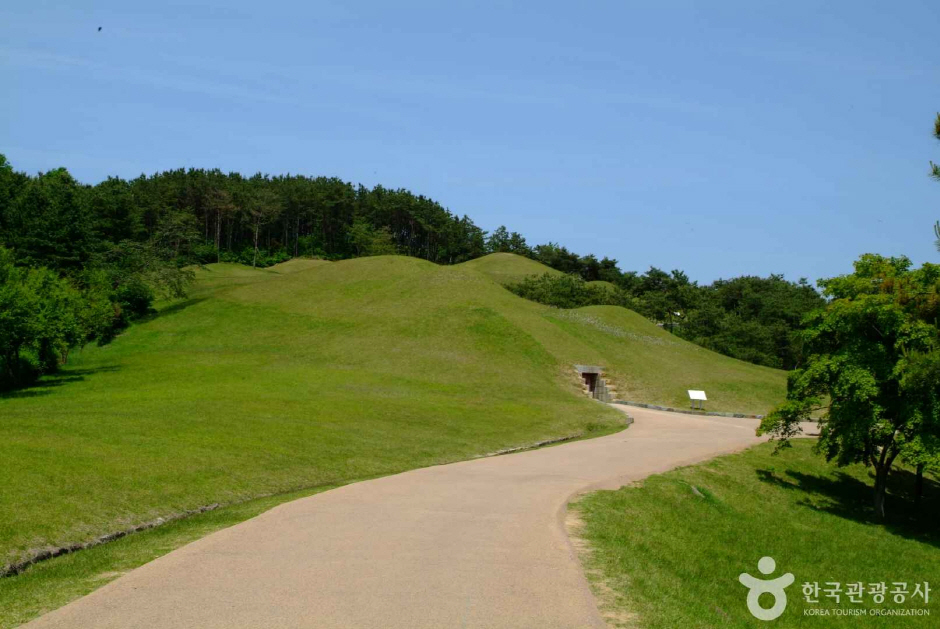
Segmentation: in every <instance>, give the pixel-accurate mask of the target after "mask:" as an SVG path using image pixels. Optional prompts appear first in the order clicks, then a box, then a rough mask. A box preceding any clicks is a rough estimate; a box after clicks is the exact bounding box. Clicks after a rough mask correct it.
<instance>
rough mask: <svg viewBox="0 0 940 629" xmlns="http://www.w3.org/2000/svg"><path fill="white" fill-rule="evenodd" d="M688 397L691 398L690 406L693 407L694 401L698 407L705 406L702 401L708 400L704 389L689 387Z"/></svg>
mask: <svg viewBox="0 0 940 629" xmlns="http://www.w3.org/2000/svg"><path fill="white" fill-rule="evenodd" d="M689 399H690V400H692V408H695V403H696V402H698V408H699V409H703V408H705V407H704V406H703V405H702V403H703V402H707V401H708V398H707V397H705V392H704V391H695V390H693V389H689Z"/></svg>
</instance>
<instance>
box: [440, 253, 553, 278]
mask: <svg viewBox="0 0 940 629" xmlns="http://www.w3.org/2000/svg"><path fill="white" fill-rule="evenodd" d="M458 266H460V267H463V268H466V269H473V270H474V271H479V272H480V273H483V274H484V275H486V276H487V277H489V278H490V279H491V280H493V281H494V282H497V283H499V284H503V285H506V284H514V283H516V282H520V281H522V280H524V279H525V278H527V277H531V276H533V275H544V274H545V273H549V274H551V275H562V272H561V271H556V270H555V269H553V268H551V267H550V266H545V265H544V264H542V263H541V262H536V261H535V260H530V259H529V258H525V257H523V256H520V255H516V254H514V253H491V254H490V255H488V256H483V257H482V258H476V259H474V260H470V261H469V262H464V263H463V264H460V265H458Z"/></svg>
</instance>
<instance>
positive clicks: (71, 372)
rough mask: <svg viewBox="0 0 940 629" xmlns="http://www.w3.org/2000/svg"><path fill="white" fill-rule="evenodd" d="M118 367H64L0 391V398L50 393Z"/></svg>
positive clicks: (115, 369) (36, 395)
mask: <svg viewBox="0 0 940 629" xmlns="http://www.w3.org/2000/svg"><path fill="white" fill-rule="evenodd" d="M119 369H120V367H118V366H117V365H101V366H100V367H95V368H93V369H69V368H65V369H63V370H62V371H59V372H58V373H54V374H49V375H47V376H43V377H42V378H41V379H40V380H39V381H37V382H36V383H35V384H31V385H28V386H25V387H22V388H19V389H13V390H11V391H0V400H4V399H12V398H31V397H39V396H42V395H50V394H51V393H53V392H54V391H55V390H56V389H57V388H58V387H62V386H65V385H67V384H72V383H75V382H82V381H84V380H85V378H86V377H88V376H91V375H94V374H96V373H109V372H112V371H117V370H119Z"/></svg>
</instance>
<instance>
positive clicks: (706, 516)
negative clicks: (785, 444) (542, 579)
mask: <svg viewBox="0 0 940 629" xmlns="http://www.w3.org/2000/svg"><path fill="white" fill-rule="evenodd" d="M812 445H813V442H812V441H811V440H808V439H800V440H797V441H795V442H794V447H793V448H792V449H790V450H785V451H784V452H782V453H781V454H780V455H779V456H774V455H773V454H772V451H773V446H772V445H770V444H764V445H761V446H758V447H756V448H752V449H750V450H748V451H745V452H743V453H741V454H735V455H731V456H727V457H722V458H719V459H715V460H713V461H710V462H708V463H704V464H702V465H696V466H693V467H687V468H683V469H679V470H674V471H672V472H669V473H666V474H662V475H658V476H652V477H650V478H648V479H646V480H645V481H644V482H643V483H642V484H640V485H637V486H632V487H624V488H622V489H619V490H617V491H602V492H597V493H594V494H590V495H588V496H586V497H585V498H583V499H582V500H581V501H580V502H579V503H577V504H575V505H573V506H572V508H573V509H574V510H575V511H576V512H577V513H578V514H579V516H580V519H581V520H582V521H583V527H582V528H581V531H580V533H579V535H580V536H581V537H583V538H584V539H585V540H586V541H587V542H588V548H589V549H590V550H588V551H587V552H585V553H584V557H583V560H584V562H585V565H586V567H587V568H588V574H589V576H590V577H591V579H592V580H593V581H594V582H595V583H597V584H598V588H597V591H598V592H599V594H600V598H601V601H602V603H603V604H602V606H601V607H602V610H604V611H605V612H606V614H607V615H608V616H609V617H610V618H611V619H612V625H613V626H629V627H645V628H646V629H657V628H662V629H672V628H673V627H690V628H698V627H701V628H705V627H754V626H757V625H758V624H759V621H757V620H755V619H754V618H753V617H752V616H751V615H750V613H749V612H748V610H747V607H746V604H745V599H746V596H747V590H746V589H745V588H744V586H742V585H741V584H740V583H739V582H738V575H739V574H741V573H742V572H747V573H749V574H751V575H754V576H756V577H758V578H775V577H779V576H780V575H782V574H783V573H786V572H790V573H792V574H793V575H794V577H795V581H794V584H793V585H791V586H790V587H789V588H787V590H786V592H787V600H788V604H787V608H786V610H785V611H784V613H783V615H782V616H780V618H778V619H776V620H775V621H774V624H773V626H775V627H778V626H779V627H858V626H861V627H882V626H895V624H896V625H897V626H903V627H935V626H937V620H936V618H935V616H936V614H937V613H938V610H937V603H936V602H935V598H936V597H935V595H934V592H930V595H929V598H930V601H929V603H928V604H926V605H925V604H924V600H923V598H921V597H917V598H913V597H911V596H910V594H911V593H913V591H914V584H915V583H921V584H923V583H924V582H925V581H927V582H929V583H930V584H931V588H935V587H936V583H937V582H940V562H938V561H937V559H938V556H940V553H938V546H940V535H938V532H937V528H936V522H937V518H938V516H940V484H938V483H936V482H932V481H929V480H928V481H927V483H926V484H927V491H926V493H925V496H924V502H923V505H922V507H921V508H920V509H916V508H915V507H914V502H913V498H912V496H911V492H912V490H913V474H912V473H910V472H908V471H900V472H898V473H897V474H895V475H894V476H893V477H892V479H891V487H890V489H889V491H891V495H890V496H889V519H888V521H887V522H885V523H881V522H876V521H874V520H873V519H872V512H871V509H870V508H869V505H870V502H871V485H872V482H873V481H872V480H871V478H870V474H869V472H868V470H867V469H865V468H864V467H862V466H860V465H858V466H853V467H849V468H844V469H838V468H836V467H835V466H833V465H830V464H827V463H826V462H825V460H824V459H822V457H819V456H818V455H816V454H814V453H813V452H812ZM763 556H771V557H773V558H774V559H775V561H776V564H777V568H776V571H775V572H773V573H772V574H771V575H770V576H769V577H764V576H763V575H762V574H761V573H760V572H759V571H758V569H757V562H758V561H759V560H760V558H761V557H763ZM703 577H707V578H703ZM807 582H808V583H819V587H820V588H821V591H820V592H819V595H818V596H816V597H814V598H815V600H817V601H818V603H811V602H807V601H805V600H804V597H803V591H802V586H803V583H807ZM826 582H836V583H840V584H841V589H842V593H841V598H840V600H839V601H836V600H835V599H834V598H831V597H830V598H827V597H826V594H825V592H823V591H822V589H824V588H827V587H831V586H827V585H826ZM856 582H862V583H863V584H864V587H865V588H866V592H865V594H864V596H863V597H862V602H860V603H854V602H852V601H850V600H848V599H847V598H846V589H847V586H846V584H848V583H856ZM881 582H886V583H887V588H888V591H889V594H888V596H887V597H886V599H885V600H884V601H883V602H882V603H881V604H878V603H877V601H875V600H873V599H872V596H871V594H869V593H868V592H867V589H868V587H869V584H870V583H881ZM893 582H902V583H907V584H908V589H909V592H908V596H907V600H906V602H905V603H904V604H899V603H896V602H895V601H894V600H893V595H891V594H890V592H891V590H892V589H893V588H894V585H893ZM765 598H766V600H765ZM772 603H773V601H772V599H771V597H770V595H766V596H765V597H762V598H761V604H762V605H763V606H764V607H770V606H771V605H772ZM908 607H910V608H917V607H921V608H923V607H927V608H928V609H930V612H931V615H930V616H923V617H905V618H884V617H874V616H872V615H871V613H872V610H873V609H875V608H878V609H888V610H891V609H904V608H908ZM833 608H835V609H839V610H842V612H843V613H845V612H849V613H851V611H852V610H862V611H864V612H865V613H866V615H864V616H857V615H837V612H832V611H830V613H829V615H825V616H823V615H814V616H810V615H809V614H813V612H814V610H815V611H816V612H818V611H819V610H821V609H822V610H826V609H830V610H832V609H833ZM804 612H806V615H804ZM617 621H620V624H618V622H617Z"/></svg>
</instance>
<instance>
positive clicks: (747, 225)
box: [0, 0, 940, 282]
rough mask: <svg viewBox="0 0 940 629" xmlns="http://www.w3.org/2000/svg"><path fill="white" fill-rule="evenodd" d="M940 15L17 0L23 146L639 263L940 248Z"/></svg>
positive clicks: (826, 266) (9, 118)
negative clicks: (421, 204) (371, 193)
mask: <svg viewBox="0 0 940 629" xmlns="http://www.w3.org/2000/svg"><path fill="white" fill-rule="evenodd" d="M79 5H82V6H79ZM938 25H940V5H938V4H937V3H936V2H905V3H886V2H827V3H822V2H792V1H791V2H779V3H776V2H775V3H769V2H753V1H747V2H733V3H730V2H729V3H719V2H708V3H705V2H655V3H654V2H644V3H639V2H635V3H634V2H623V1H621V2H604V3H600V2H586V3H572V2H564V3H554V2H547V1H540V2H529V3H522V2H515V3H484V2H450V1H448V2H404V1H402V2H394V3H391V2H355V1H347V2H336V3H325V2H290V3H280V2H275V1H268V2H241V1H240V0H227V1H224V2H223V1H218V2H210V3H205V2H147V3H136V2H129V1H126V0H123V1H120V2H83V3H74V2H70V3H66V2H43V1H37V0H30V1H28V2H26V1H23V0H12V1H11V0H6V2H3V3H0V81H2V85H3V86H4V87H3V90H2V91H0V152H3V153H4V154H6V155H7V158H8V159H9V160H10V161H11V162H12V163H13V165H14V167H15V168H17V169H18V170H24V171H27V172H36V171H40V170H48V169H50V168H54V167H57V166H66V167H67V168H68V169H69V170H70V171H71V172H72V173H73V174H74V175H75V176H76V177H77V178H79V179H80V180H82V181H85V182H89V183H94V182H97V181H99V180H101V179H103V178H104V177H106V176H108V175H119V176H122V177H133V176H136V175H138V174H140V173H141V172H145V173H151V172H154V171H158V170H163V169H170V168H177V167H191V166H192V167H206V168H212V167H218V168H221V169H222V170H226V171H229V170H231V171H240V172H243V173H249V174H250V173H254V172H258V171H261V172H266V173H271V174H276V173H286V172H292V173H304V174H311V175H335V176H338V177H341V178H343V179H346V180H350V181H353V182H361V183H364V184H366V185H373V184H376V183H382V184H383V185H386V186H392V187H406V188H409V189H411V190H412V191H414V192H417V193H422V194H425V195H428V196H431V197H433V198H435V199H436V200H438V201H440V202H441V203H443V204H444V205H446V206H447V207H449V208H450V209H451V210H452V211H453V212H455V213H458V214H468V215H470V216H471V217H472V218H473V219H474V220H475V221H476V223H477V224H478V225H480V226H481V227H483V228H484V229H488V230H492V229H494V228H495V227H497V226H498V225H500V224H505V225H506V226H507V227H508V228H509V229H510V230H516V231H520V232H522V233H523V234H524V235H525V236H526V237H527V238H528V240H529V242H530V244H536V243H541V242H547V241H550V240H551V241H555V242H559V243H561V244H564V245H566V246H567V247H569V248H570V249H572V250H574V251H577V252H579V253H589V252H593V253H595V254H597V255H598V256H605V255H606V256H610V257H613V258H616V259H618V260H619V261H620V265H621V268H624V269H634V270H641V271H642V270H645V269H646V268H648V267H649V266H650V265H655V266H659V267H662V268H665V269H667V270H668V269H673V268H681V269H684V270H685V271H686V272H687V273H688V274H689V275H690V276H691V277H692V278H693V279H696V280H699V281H703V282H708V281H711V280H713V279H716V278H719V277H731V276H735V275H741V274H760V275H766V274H768V273H772V272H776V273H784V274H786V276H787V277H788V278H790V279H796V278H798V277H801V276H806V277H808V278H810V279H811V280H816V279H818V278H820V277H825V276H830V275H834V274H839V273H844V272H847V271H849V270H850V269H851V262H852V261H853V260H854V259H855V258H857V257H858V255H859V254H861V253H865V252H878V253H883V254H886V255H899V254H904V255H908V256H909V257H911V258H912V259H913V260H914V261H915V262H917V263H920V262H923V261H933V262H940V254H938V253H937V252H936V251H935V249H934V246H933V236H932V232H931V226H932V224H933V222H934V221H935V220H938V219H940V183H936V182H933V181H931V180H930V179H929V178H928V177H927V167H928V161H929V160H930V159H933V160H934V161H940V142H937V141H936V140H934V139H933V138H932V136H931V129H932V119H933V117H934V115H935V114H936V112H937V111H938V110H940V72H938V70H940V65H938V62H940V57H938V55H937V32H938ZM99 26H101V27H102V31H101V32H98V31H97V28H98V27H99Z"/></svg>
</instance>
